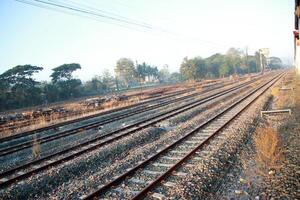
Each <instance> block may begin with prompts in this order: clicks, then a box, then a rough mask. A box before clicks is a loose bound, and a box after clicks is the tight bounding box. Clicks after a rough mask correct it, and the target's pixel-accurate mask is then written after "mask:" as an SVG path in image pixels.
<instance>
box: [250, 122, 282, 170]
mask: <svg viewBox="0 0 300 200" xmlns="http://www.w3.org/2000/svg"><path fill="white" fill-rule="evenodd" d="M254 145H255V148H256V156H255V162H256V166H257V173H259V174H260V175H262V176H269V175H270V171H275V170H278V169H280V168H281V167H282V160H283V154H282V150H281V149H280V148H279V147H280V140H279V136H278V133H277V131H276V130H274V129H273V128H271V127H265V128H258V129H257V131H256V134H255V137H254Z"/></svg>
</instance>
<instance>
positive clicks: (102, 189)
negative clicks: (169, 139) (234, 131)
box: [83, 74, 283, 200]
mask: <svg viewBox="0 0 300 200" xmlns="http://www.w3.org/2000/svg"><path fill="white" fill-rule="evenodd" d="M282 76H283V74H280V75H279V76H276V77H275V78H274V79H272V80H271V81H268V82H267V83H264V84H263V85H262V86H261V87H258V88H256V89H254V90H253V91H252V92H250V93H249V94H247V95H246V96H244V97H243V98H241V99H240V100H239V101H237V102H235V103H233V104H232V105H231V106H229V107H228V108H227V109H225V110H223V111H222V112H220V113H218V114H217V115H215V116H213V117H211V118H210V119H208V120H207V121H205V122H204V123H202V124H201V125H199V126H198V127H196V128H195V129H193V130H192V131H189V132H188V133H187V134H186V135H185V136H183V137H182V138H180V139H179V140H177V141H175V142H173V143H172V144H170V145H168V146H167V147H165V148H164V149H162V150H160V151H159V152H157V153H156V154H154V155H153V156H151V157H149V158H148V159H146V160H145V161H142V162H141V163H139V164H138V165H136V166H135V167H133V168H130V169H129V170H127V171H126V172H125V173H123V174H122V175H119V176H118V177H117V178H115V179H113V180H111V181H110V182H108V183H107V184H105V185H104V186H102V187H100V188H99V189H97V190H95V191H93V192H91V193H90V194H88V195H87V196H85V197H84V198H83V199H84V200H88V199H94V198H96V197H98V196H99V195H102V194H104V193H105V192H107V191H108V190H109V189H110V188H111V187H113V186H115V185H118V184H120V183H121V182H122V181H124V180H125V179H126V178H128V177H130V176H132V175H133V174H134V173H135V172H137V171H138V170H139V169H142V168H145V166H147V165H148V164H149V163H151V162H153V161H154V160H155V159H157V158H159V157H160V156H161V155H162V154H164V153H166V152H168V151H169V150H170V149H172V148H173V147H175V146H176V145H178V144H179V143H181V142H182V141H184V140H185V139H186V138H188V137H190V136H192V135H194V134H195V133H196V132H198V131H199V130H200V129H202V128H204V127H205V126H207V125H208V124H210V123H212V122H213V121H215V120H216V119H218V118H220V117H221V116H222V115H224V114H225V113H227V112H228V111H230V110H231V109H233V108H234V107H236V106H237V105H238V104H240V103H241V102H243V101H244V100H246V99H247V98H249V97H250V96H251V95H253V94H255V93H256V92H257V91H259V90H260V89H262V88H264V87H265V86H267V87H266V88H265V89H264V90H263V91H262V92H261V93H260V95H261V94H263V93H264V92H265V91H266V90H267V89H268V88H270V87H271V86H272V85H273V84H274V83H275V82H276V81H277V80H279V79H280V78H281V77H282ZM260 95H257V97H255V99H253V101H251V102H250V103H248V104H247V105H246V106H245V107H243V108H242V109H241V110H240V111H239V112H238V114H237V115H235V116H233V117H232V118H231V119H230V120H228V121H227V122H226V123H225V124H223V125H222V126H221V127H220V128H218V129H217V130H216V131H215V132H214V134H213V135H211V136H210V137H209V138H207V139H206V140H205V141H204V142H203V143H201V144H199V145H197V147H196V148H194V149H193V150H192V151H191V152H190V153H189V154H188V155H186V156H185V157H184V158H182V159H181V160H180V161H178V162H177V163H176V164H175V165H173V166H172V167H171V168H169V170H167V172H165V173H164V174H162V175H160V176H159V177H158V178H157V179H155V180H154V181H153V182H151V183H150V184H149V185H147V186H146V187H145V188H144V189H143V190H142V191H140V192H139V193H138V194H137V195H136V196H134V197H133V199H141V198H143V197H144V196H145V195H146V194H147V193H148V192H149V191H150V190H151V189H153V187H154V186H155V185H157V184H159V183H160V182H161V180H163V179H164V178H165V177H166V176H168V175H169V174H170V173H171V172H172V171H174V170H175V169H177V168H178V167H179V166H180V165H181V164H182V163H183V162H185V161H186V160H187V159H188V158H189V157H190V156H191V155H193V154H194V153H195V152H196V151H197V150H198V149H200V148H201V147H203V145H204V144H207V143H208V142H209V141H210V140H211V139H212V138H213V137H214V136H215V135H216V134H217V133H219V132H220V131H221V130H222V129H223V128H224V127H225V126H227V125H228V124H229V123H230V122H231V121H232V119H234V118H236V117H237V116H238V115H239V114H240V113H242V112H243V111H244V110H245V109H246V108H247V107H249V106H250V105H251V104H252V103H253V102H254V101H255V100H256V99H257V98H258V97H259V96H260Z"/></svg>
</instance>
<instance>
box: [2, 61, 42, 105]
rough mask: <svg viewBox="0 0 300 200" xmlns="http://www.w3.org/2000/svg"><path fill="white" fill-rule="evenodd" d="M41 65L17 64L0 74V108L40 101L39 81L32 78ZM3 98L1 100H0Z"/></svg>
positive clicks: (32, 103)
mask: <svg viewBox="0 0 300 200" xmlns="http://www.w3.org/2000/svg"><path fill="white" fill-rule="evenodd" d="M42 69H43V68H42V67H37V66H32V65H18V66H16V67H14V68H12V69H9V70H7V71H6V72H4V73H3V74H1V75H0V90H1V97H0V98H1V102H6V103H1V105H0V107H1V110H4V109H9V108H20V107H25V106H32V105H36V104H39V103H41V96H40V88H39V87H38V84H39V82H37V81H35V80H34V79H33V78H32V75H33V74H34V73H38V72H39V71H41V70H42ZM2 99H3V100H2Z"/></svg>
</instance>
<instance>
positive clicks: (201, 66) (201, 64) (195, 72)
mask: <svg viewBox="0 0 300 200" xmlns="http://www.w3.org/2000/svg"><path fill="white" fill-rule="evenodd" d="M206 72H207V70H206V65H205V60H203V59H202V58H201V57H195V58H193V59H188V58H187V57H185V58H184V59H183V62H182V64H181V66H180V73H181V74H182V75H183V77H184V78H185V79H187V80H196V79H200V78H204V77H205V75H206Z"/></svg>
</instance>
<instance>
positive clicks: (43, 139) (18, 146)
mask: <svg viewBox="0 0 300 200" xmlns="http://www.w3.org/2000/svg"><path fill="white" fill-rule="evenodd" d="M251 81H255V80H251ZM251 81H250V82H251ZM246 83H247V82H246ZM207 92H210V90H207V91H202V92H199V93H194V94H190V95H186V96H183V97H179V98H176V99H171V100H167V101H164V102H160V103H158V104H156V105H151V106H148V107H146V108H144V107H143V108H138V109H136V110H133V111H129V112H126V113H121V114H119V115H117V114H116V116H108V117H107V118H104V119H102V120H100V121H97V122H92V123H89V124H86V125H82V126H79V127H76V128H73V129H69V130H66V131H62V132H58V133H55V134H52V135H49V136H44V137H41V138H37V139H36V138H35V139H31V140H30V141H25V142H22V143H19V144H16V145H12V146H9V147H4V148H0V157H1V156H5V155H8V154H12V153H14V152H17V151H21V150H24V149H26V148H31V147H32V146H33V145H34V142H38V143H39V144H43V143H46V142H50V141H54V140H56V139H60V138H63V137H67V136H69V135H73V134H76V133H80V132H82V131H83V130H89V129H93V128H95V127H99V126H103V125H105V124H108V123H111V122H114V121H116V120H120V119H124V118H126V117H131V116H133V115H136V114H140V113H143V112H147V111H150V110H153V109H156V108H161V107H163V106H166V105H169V104H171V103H176V102H180V101H182V100H186V99H188V98H192V97H195V96H199V95H202V94H205V93H207Z"/></svg>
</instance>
